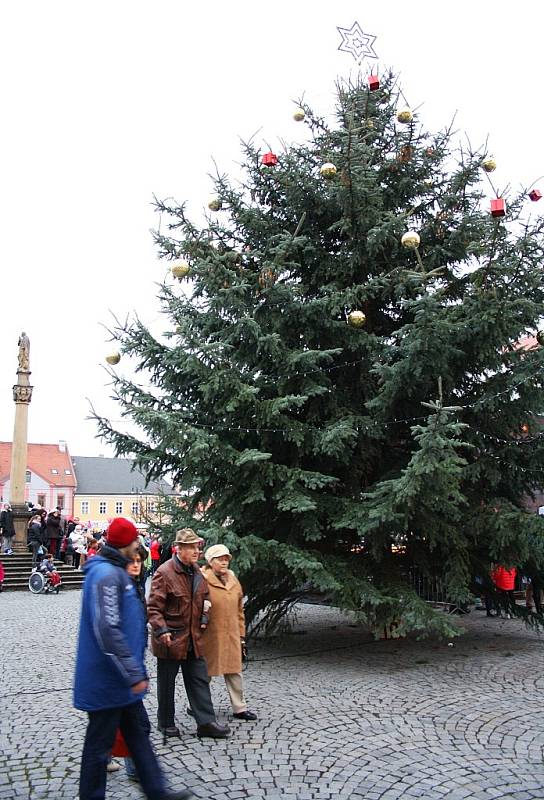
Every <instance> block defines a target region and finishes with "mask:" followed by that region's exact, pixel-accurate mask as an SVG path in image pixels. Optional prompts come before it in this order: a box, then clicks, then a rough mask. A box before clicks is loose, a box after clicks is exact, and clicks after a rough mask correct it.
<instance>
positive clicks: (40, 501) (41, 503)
mask: <svg viewBox="0 0 544 800" xmlns="http://www.w3.org/2000/svg"><path fill="white" fill-rule="evenodd" d="M38 505H39V506H42V507H43V506H45V495H44V494H39V495H38Z"/></svg>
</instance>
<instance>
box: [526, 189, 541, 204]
mask: <svg viewBox="0 0 544 800" xmlns="http://www.w3.org/2000/svg"><path fill="white" fill-rule="evenodd" d="M529 197H530V198H531V200H532V201H533V203H536V201H537V200H540V198H541V197H542V192H539V191H538V189H531V191H530V192H529Z"/></svg>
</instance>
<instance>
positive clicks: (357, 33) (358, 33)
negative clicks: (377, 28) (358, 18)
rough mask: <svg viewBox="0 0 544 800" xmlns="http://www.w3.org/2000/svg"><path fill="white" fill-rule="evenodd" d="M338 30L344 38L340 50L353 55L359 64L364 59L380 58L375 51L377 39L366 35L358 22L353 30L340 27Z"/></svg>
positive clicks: (354, 24)
mask: <svg viewBox="0 0 544 800" xmlns="http://www.w3.org/2000/svg"><path fill="white" fill-rule="evenodd" d="M337 30H338V33H339V34H340V36H341V37H342V42H341V44H340V46H339V47H338V49H339V50H341V51H342V52H343V53H351V55H352V56H353V58H354V59H355V61H357V62H358V63H359V64H360V63H361V61H362V60H363V59H364V58H378V56H377V55H376V52H375V50H374V42H375V41H376V37H375V36H372V34H369V33H364V32H363V29H362V28H361V26H360V25H359V23H358V22H354V23H353V25H352V26H351V28H340V27H338V28H337Z"/></svg>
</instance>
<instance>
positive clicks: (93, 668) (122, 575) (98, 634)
mask: <svg viewBox="0 0 544 800" xmlns="http://www.w3.org/2000/svg"><path fill="white" fill-rule="evenodd" d="M137 550H138V531H137V529H136V527H135V526H134V524H133V523H132V522H130V520H127V519H123V518H121V517H118V518H116V519H114V520H113V521H112V522H111V524H110V526H109V531H108V544H107V545H105V546H104V547H103V548H102V550H101V553H100V555H99V556H95V557H94V558H91V559H90V561H89V562H88V564H87V565H86V567H85V575H86V577H85V582H84V584H83V598H82V604H81V618H80V626H79V638H78V647H77V656H76V671H75V682H74V706H75V708H77V709H79V710H80V711H86V712H87V714H88V725H87V731H86V734H85V742H84V745H83V754H82V757H81V772H80V782H79V799H80V800H104V798H105V795H106V776H107V764H108V759H109V756H110V752H111V749H112V747H113V744H114V741H115V735H116V731H117V730H118V729H119V730H120V731H121V733H122V735H123V738H124V740H125V742H126V743H127V747H128V748H129V750H130V753H131V756H132V759H133V761H134V765H135V768H136V772H137V775H138V778H139V781H140V785H141V787H142V789H143V791H144V794H145V795H146V797H147V798H149V800H186V798H190V797H193V793H192V792H191V791H190V790H188V789H184V790H182V791H169V790H168V789H167V788H166V784H165V780H164V777H163V774H162V772H161V769H160V767H159V764H158V762H157V758H156V756H155V753H154V751H153V748H152V747H151V743H150V741H149V732H150V726H149V719H148V716H147V713H146V710H145V708H144V704H143V697H144V695H145V693H146V692H147V689H148V686H149V680H148V676H147V672H146V669H145V663H144V653H145V648H146V644H147V632H146V626H145V614H144V610H143V606H142V603H141V600H140V598H139V596H138V592H137V590H136V587H135V586H134V584H133V582H132V581H131V580H130V578H129V577H128V575H127V572H126V568H127V565H128V564H129V563H130V562H131V560H132V559H133V558H134V557H135V556H136V553H137ZM97 686H98V687H99V690H98V691H97Z"/></svg>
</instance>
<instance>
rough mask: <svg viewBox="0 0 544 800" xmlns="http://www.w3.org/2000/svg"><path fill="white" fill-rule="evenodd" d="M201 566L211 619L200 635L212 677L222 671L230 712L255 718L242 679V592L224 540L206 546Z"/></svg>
mask: <svg viewBox="0 0 544 800" xmlns="http://www.w3.org/2000/svg"><path fill="white" fill-rule="evenodd" d="M204 557H205V559H206V561H207V565H206V566H205V567H204V568H203V570H202V574H203V575H204V577H205V579H206V581H207V583H208V589H209V592H210V602H211V604H212V605H211V609H210V620H209V622H208V627H207V628H206V630H205V632H204V635H203V637H202V647H203V651H204V658H205V659H206V664H207V666H208V675H209V676H210V678H211V677H213V676H216V675H222V676H223V677H224V679H225V684H226V686H227V691H228V693H229V697H230V702H231V706H232V711H233V715H234V717H235V718H236V719H241V720H245V721H250V720H256V719H257V715H256V714H254V713H253V712H252V711H248V708H247V703H246V700H245V697H244V684H243V681H242V654H243V652H244V651H245V645H246V624H245V618H244V593H243V591H242V587H241V585H240V581H239V580H238V578H237V577H236V575H235V574H234V572H232V570H231V569H230V568H229V567H230V562H231V560H232V555H231V554H230V551H229V549H228V547H225V545H224V544H216V545H213V547H209V548H208V549H207V550H206V552H205V554H204Z"/></svg>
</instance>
